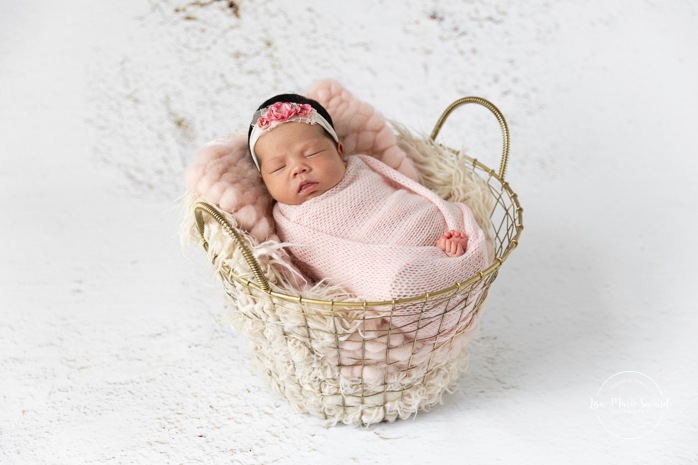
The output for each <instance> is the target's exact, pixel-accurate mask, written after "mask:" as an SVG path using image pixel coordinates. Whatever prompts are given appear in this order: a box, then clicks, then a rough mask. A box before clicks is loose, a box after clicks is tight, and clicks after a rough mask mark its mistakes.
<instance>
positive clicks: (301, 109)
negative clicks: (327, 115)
mask: <svg viewBox="0 0 698 465" xmlns="http://www.w3.org/2000/svg"><path fill="white" fill-rule="evenodd" d="M312 112H313V107H311V106H310V105H309V104H307V103H304V104H302V105H298V108H297V109H296V114H297V115H298V116H302V117H305V116H308V115H310V114H311V113H312Z"/></svg>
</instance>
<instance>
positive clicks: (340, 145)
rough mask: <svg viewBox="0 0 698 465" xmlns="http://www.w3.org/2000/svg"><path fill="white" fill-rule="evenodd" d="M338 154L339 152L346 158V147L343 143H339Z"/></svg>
mask: <svg viewBox="0 0 698 465" xmlns="http://www.w3.org/2000/svg"><path fill="white" fill-rule="evenodd" d="M337 152H339V154H340V155H341V156H344V145H342V143H341V142H338V143H337Z"/></svg>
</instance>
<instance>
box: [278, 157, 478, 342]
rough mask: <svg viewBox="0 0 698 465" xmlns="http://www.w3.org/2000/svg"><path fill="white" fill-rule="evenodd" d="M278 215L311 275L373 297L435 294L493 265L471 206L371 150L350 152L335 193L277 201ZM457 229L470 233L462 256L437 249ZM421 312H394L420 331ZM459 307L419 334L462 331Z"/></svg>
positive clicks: (401, 323)
mask: <svg viewBox="0 0 698 465" xmlns="http://www.w3.org/2000/svg"><path fill="white" fill-rule="evenodd" d="M273 213H274V221H275V223H276V227H277V232H278V234H279V236H280V238H281V239H282V240H283V241H284V242H286V243H289V244H291V245H290V246H289V248H288V250H289V251H290V252H291V253H292V255H293V256H294V257H295V258H296V259H297V261H298V262H299V263H298V266H299V267H300V268H301V269H302V270H303V271H304V272H305V273H306V274H307V275H309V277H311V278H314V279H315V280H322V279H325V278H326V279H327V280H328V281H329V283H330V284H335V285H338V286H341V287H342V288H344V289H346V290H348V291H350V292H352V293H353V294H355V295H356V296H358V297H360V298H362V299H365V300H368V301H383V300H391V299H393V298H396V299H399V298H403V297H414V296H418V295H421V294H424V293H427V292H434V291H437V290H440V289H444V288H447V287H450V286H452V285H453V284H454V283H455V282H458V281H463V280H466V279H468V278H469V277H471V276H473V275H475V274H477V273H478V272H480V271H482V270H484V269H485V268H487V267H488V266H489V265H490V259H489V257H488V253H487V246H486V243H485V235H484V233H483V231H482V230H481V229H480V227H479V226H478V224H477V222H476V221H475V219H474V217H473V214H472V212H471V211H470V210H469V209H468V207H466V206H465V205H464V204H462V203H451V202H447V201H445V200H443V199H442V198H440V197H439V196H438V195H436V194H435V193H433V192H432V191H430V190H429V189H427V188H426V187H424V186H422V185H421V184H419V183H418V182H415V181H414V180H412V179H410V178H409V177H407V176H405V175H403V174H401V173H399V172H397V171H395V170H394V169H392V168H390V167H388V166H387V165H385V164H384V163H382V162H380V161H378V160H376V159H375V158H373V157H370V156H366V155H355V156H350V157H348V164H347V171H346V174H345V176H344V178H343V179H342V181H340V183H339V184H338V185H336V186H335V187H333V188H332V189H330V190H329V191H327V192H325V193H324V194H322V195H320V196H318V197H315V198H313V199H310V200H308V201H306V202H304V203H302V204H300V205H283V204H279V203H277V204H276V205H275V206H274V210H273ZM451 229H455V230H458V231H462V232H464V233H465V234H466V235H467V236H468V245H467V250H466V252H465V254H464V255H462V256H459V257H449V256H448V255H446V254H445V253H444V252H443V251H441V250H440V249H439V248H437V247H436V241H437V239H438V238H439V237H440V236H441V235H442V234H444V233H445V232H446V231H448V230H451ZM413 310H414V311H410V312H408V313H409V314H402V315H397V316H394V317H393V324H394V325H395V326H396V327H400V328H402V329H403V330H414V329H416V327H417V317H418V316H419V315H418V313H419V311H418V310H419V309H413ZM440 311H441V312H443V308H441V309H440ZM436 312H439V309H438V308H435V309H433V313H436ZM459 313H460V312H453V313H452V314H450V315H446V317H445V318H444V321H437V320H434V321H433V323H434V324H431V325H426V327H423V326H425V325H420V329H419V336H418V337H419V338H420V339H422V338H431V337H434V336H435V335H436V333H437V332H439V333H440V334H442V335H443V334H444V333H447V332H450V330H454V329H456V328H455V326H456V325H457V324H458V320H459V317H460V315H459ZM429 317H430V315H422V317H421V318H422V320H423V321H425V322H429V321H430V320H429Z"/></svg>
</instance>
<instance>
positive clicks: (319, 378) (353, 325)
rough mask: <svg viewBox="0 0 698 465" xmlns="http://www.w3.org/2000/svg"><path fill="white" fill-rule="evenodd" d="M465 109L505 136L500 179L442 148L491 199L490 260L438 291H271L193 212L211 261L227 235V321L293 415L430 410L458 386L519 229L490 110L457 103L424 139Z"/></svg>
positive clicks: (221, 226)
mask: <svg viewBox="0 0 698 465" xmlns="http://www.w3.org/2000/svg"><path fill="white" fill-rule="evenodd" d="M468 103H476V104H479V105H482V106H484V107H486V108H487V109H488V110H490V111H491V112H492V113H493V114H494V115H495V116H496V118H497V120H498V121H499V124H500V126H501V129H502V134H503V142H504V147H503V151H502V159H501V162H500V165H499V171H498V172H495V171H494V170H492V169H490V168H488V167H487V166H485V165H484V164H483V163H481V162H480V161H478V160H476V159H474V158H470V157H468V156H466V155H464V154H460V153H459V152H457V151H455V150H452V149H448V150H449V151H450V152H452V153H454V154H457V155H459V156H460V157H462V159H464V160H466V163H465V165H464V166H463V169H465V170H469V171H470V172H472V173H475V174H476V175H477V176H479V177H480V178H481V179H482V180H483V181H484V182H485V183H486V184H487V186H488V188H489V193H490V194H491V196H492V199H493V200H494V208H492V210H491V212H490V215H489V219H490V221H491V227H492V233H493V234H492V235H493V248H494V260H493V264H492V265H491V266H489V267H488V268H487V269H484V270H482V271H481V272H479V273H478V274H476V275H475V276H472V277H471V278H469V279H467V280H465V281H462V282H457V283H454V284H453V285H452V286H451V287H448V288H446V289H441V290H435V291H434V292H431V293H428V294H424V295H419V296H414V297H409V298H402V299H395V300H390V301H382V302H365V301H356V300H353V299H338V300H326V299H322V298H313V297H314V296H312V295H311V296H309V295H305V296H304V295H294V292H289V291H288V290H285V291H284V290H281V289H278V288H276V289H275V287H276V286H273V285H270V282H269V279H268V276H270V275H269V273H267V272H266V271H265V270H266V269H267V268H268V265H266V264H263V265H262V266H260V263H259V262H258V260H257V259H256V258H255V256H254V254H253V252H252V250H250V247H248V244H250V241H249V240H248V239H247V237H246V234H247V233H246V232H245V231H242V230H239V229H237V228H236V227H234V226H233V224H231V221H229V220H228V219H226V218H230V216H229V215H227V214H225V213H223V212H221V211H219V210H218V209H217V208H216V207H214V206H212V205H210V204H208V203H205V202H199V203H197V204H196V205H195V206H194V217H195V221H196V227H197V229H198V232H199V235H200V238H201V242H202V245H203V247H204V249H206V251H207V252H209V256H210V257H212V260H213V261H216V260H218V259H219V258H220V257H219V255H218V254H217V253H215V251H209V240H207V237H208V238H209V239H210V236H211V234H212V233H211V229H212V226H216V223H217V226H216V228H215V229H216V230H217V231H219V232H220V234H225V235H227V236H229V238H232V241H233V243H234V245H233V253H230V254H229V257H225V258H227V260H224V261H223V265H222V266H220V267H219V269H218V271H219V274H220V277H221V278H222V282H223V284H224V289H225V293H226V296H227V298H228V300H229V303H230V304H231V307H232V310H233V311H232V315H231V316H232V317H233V323H234V325H235V326H236V327H237V328H239V329H240V330H242V331H243V332H244V333H245V334H246V335H247V336H248V338H249V339H250V342H251V348H252V354H253V358H254V360H255V361H256V362H257V365H258V367H259V368H260V369H261V371H262V373H263V374H264V375H265V376H266V378H267V380H268V381H269V383H270V385H271V387H272V388H273V389H274V390H275V391H276V392H278V393H279V394H281V395H282V396H283V397H284V398H285V399H286V400H287V401H288V402H289V403H290V404H291V405H292V406H294V407H295V408H296V409H297V410H299V411H301V412H309V413H311V414H314V415H317V416H320V417H322V418H324V419H325V420H327V422H328V423H329V424H335V423H338V422H343V423H347V424H355V425H368V424H372V423H377V422H380V421H393V420H395V419H397V418H408V417H410V416H412V415H416V413H417V412H418V411H420V410H428V409H430V408H431V407H432V406H434V405H436V404H438V403H440V402H441V398H442V395H443V393H444V392H446V391H451V390H452V389H454V388H455V386H456V385H457V379H458V377H459V375H460V374H461V373H462V372H463V371H464V370H465V368H466V366H467V351H466V350H465V347H466V345H467V343H468V341H469V339H470V336H471V334H472V331H473V329H474V327H475V325H476V323H477V316H478V314H479V312H480V310H481V308H482V305H483V302H484V301H485V298H486V296H487V293H488V291H489V287H490V285H491V284H492V282H493V281H494V280H495V278H496V277H497V274H498V272H499V269H500V268H501V266H502V265H503V263H504V261H505V260H506V259H507V258H508V257H509V254H511V252H512V251H513V250H514V248H516V246H517V245H518V242H519V236H520V235H521V232H522V230H523V221H522V214H523V209H522V208H521V205H520V204H519V201H518V198H517V195H516V193H514V192H513V191H512V189H511V188H510V186H509V184H508V183H507V182H506V181H505V180H504V174H505V171H506V167H507V161H508V154H509V130H508V126H507V124H506V121H505V120H504V117H503V116H502V114H501V112H500V111H499V110H498V109H497V108H496V107H495V106H494V105H493V104H492V103H490V102H489V101H487V100H485V99H482V98H479V97H465V98H462V99H459V100H457V101H456V102H454V103H453V104H451V105H450V106H449V107H448V108H447V109H446V110H445V111H444V112H443V114H442V115H441V117H440V118H439V120H438V121H437V123H436V126H435V127H434V130H433V131H432V133H431V139H432V140H435V139H436V137H437V135H438V134H439V132H440V130H441V128H442V126H443V124H444V123H445V121H446V119H447V118H448V116H449V115H450V114H451V113H452V112H453V110H455V109H456V108H458V107H460V106H461V105H464V104H468ZM219 263H220V261H219ZM295 294H297V293H295ZM445 321H448V322H449V324H444V322H445ZM454 321H456V324H453V322H454ZM427 326H429V327H430V328H431V329H432V332H433V329H434V328H435V327H438V329H437V331H436V336H435V337H434V335H433V334H430V335H429V337H421V336H420V330H421V331H422V333H424V331H425V330H424V329H423V328H425V327H427ZM454 328H455V329H454Z"/></svg>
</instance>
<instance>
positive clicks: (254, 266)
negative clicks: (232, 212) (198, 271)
mask: <svg viewBox="0 0 698 465" xmlns="http://www.w3.org/2000/svg"><path fill="white" fill-rule="evenodd" d="M204 213H207V214H208V215H209V216H211V217H212V218H213V219H214V220H216V222H217V223H218V224H220V225H221V227H222V228H223V230H224V231H225V232H226V234H228V236H230V237H231V238H232V239H233V240H234V241H235V243H236V244H237V246H238V247H240V249H241V251H242V256H243V257H245V261H247V264H248V265H249V266H250V269H251V270H252V273H253V274H254V277H255V279H256V280H257V283H258V284H259V286H260V287H261V288H262V290H263V291H264V292H270V288H269V282H268V281H267V278H266V277H265V276H264V273H262V270H261V268H260V267H259V263H257V259H255V258H254V255H252V252H251V251H250V249H249V248H248V247H247V245H245V242H244V241H243V240H242V236H240V233H239V232H238V230H237V229H236V228H234V227H233V226H232V225H231V224H230V223H228V220H226V219H225V218H224V217H223V215H222V214H221V212H220V211H219V210H218V209H217V208H216V207H214V206H213V205H210V204H208V203H205V202H199V203H197V204H196V205H194V217H195V218H196V227H197V229H198V230H199V236H201V241H202V242H203V246H204V250H206V251H207V252H208V242H206V239H204V229H205V227H206V222H205V221H204V218H203V214H204ZM214 260H215V258H214Z"/></svg>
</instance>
